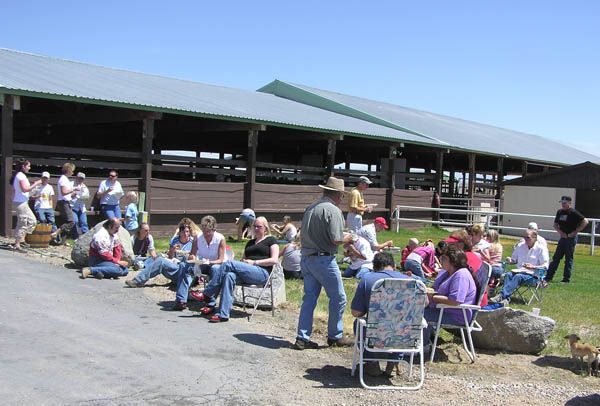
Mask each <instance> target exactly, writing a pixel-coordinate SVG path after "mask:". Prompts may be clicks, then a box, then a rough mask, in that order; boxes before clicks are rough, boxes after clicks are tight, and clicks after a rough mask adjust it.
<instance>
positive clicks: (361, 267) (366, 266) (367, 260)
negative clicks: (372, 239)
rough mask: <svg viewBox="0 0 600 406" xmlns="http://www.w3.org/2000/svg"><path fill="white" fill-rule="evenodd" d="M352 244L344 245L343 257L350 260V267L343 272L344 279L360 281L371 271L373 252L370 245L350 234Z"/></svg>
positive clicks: (361, 238)
mask: <svg viewBox="0 0 600 406" xmlns="http://www.w3.org/2000/svg"><path fill="white" fill-rule="evenodd" d="M351 236H352V243H351V244H344V250H345V251H344V255H345V256H347V257H349V258H350V261H351V262H350V265H348V268H346V270H345V271H344V273H343V274H342V276H343V277H344V278H351V277H353V276H355V277H356V279H361V278H362V277H363V276H364V275H366V274H368V273H369V272H372V271H373V257H374V256H375V255H374V254H373V250H371V244H369V241H367V240H366V239H364V238H363V237H359V236H358V235H356V234H354V233H351Z"/></svg>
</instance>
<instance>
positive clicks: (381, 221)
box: [356, 217, 418, 252]
mask: <svg viewBox="0 0 600 406" xmlns="http://www.w3.org/2000/svg"><path fill="white" fill-rule="evenodd" d="M388 228H389V227H388V225H387V221H385V218H383V217H376V218H375V221H373V223H371V224H367V225H365V226H362V227H361V228H360V230H358V231H357V232H356V234H358V235H359V236H361V237H363V238H364V239H365V240H367V241H368V242H369V244H371V250H372V251H374V252H375V251H381V250H382V249H384V248H389V247H392V246H393V245H394V242H393V241H392V240H388V241H386V242H384V243H382V244H379V243H378V242H377V233H378V232H380V231H383V230H387V229H388ZM417 244H418V243H417Z"/></svg>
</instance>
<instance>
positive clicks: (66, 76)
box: [0, 49, 439, 145]
mask: <svg viewBox="0 0 600 406" xmlns="http://www.w3.org/2000/svg"><path fill="white" fill-rule="evenodd" d="M2 88H4V89H6V91H8V92H10V91H13V92H17V93H23V94H27V95H37V96H38V97H48V98H64V99H67V100H73V101H81V102H91V103H97V104H101V105H117V106H122V107H129V108H136V109H141V110H151V111H169V112H174V113H179V114H187V115H198V116H203V117H211V118H221V119H225V118H227V119H238V120H242V121H250V122H256V123H261V124H274V125H281V126H285V127H292V128H299V129H307V130H317V131H325V132H333V133H342V134H351V135H352V134H354V135H358V136H375V137H380V138H386V139H390V140H397V141H407V142H415V143H421V144H427V145H439V144H437V143H432V141H431V140H428V139H427V138H425V137H421V136H419V135H415V134H409V133H404V132H401V131H397V130H395V129H391V128H388V127H385V126H381V125H377V124H373V123H370V122H367V121H364V120H359V119H356V118H352V117H348V116H344V115H340V114H337V113H332V112H330V111H327V110H323V109H319V108H315V107H312V106H309V105H306V104H301V103H297V102H294V101H290V100H286V99H282V98H280V97H277V96H274V95H271V94H266V93H260V92H253V91H246V90H241V89H232V88H227V87H220V86H213V85H207V84H203V83H197V82H191V81H186V80H180V79H173V78H166V77H161V76H156V75H147V74H142V73H137V72H131V71H126V70H120V69H112V68H106V67H102V66H96V65H89V64H84V63H80V62H73V61H66V60H63V59H57V58H50V57H44V56H38V55H32V54H28V53H23V52H17V51H12V50H7V49H0V89H2Z"/></svg>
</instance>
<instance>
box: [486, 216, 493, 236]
mask: <svg viewBox="0 0 600 406" xmlns="http://www.w3.org/2000/svg"><path fill="white" fill-rule="evenodd" d="M491 222H492V216H490V215H489V214H486V215H485V231H486V232H488V231H490V224H491Z"/></svg>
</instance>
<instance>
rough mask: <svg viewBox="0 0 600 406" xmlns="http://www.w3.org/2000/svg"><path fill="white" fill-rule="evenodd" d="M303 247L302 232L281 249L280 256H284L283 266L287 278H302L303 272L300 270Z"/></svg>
mask: <svg viewBox="0 0 600 406" xmlns="http://www.w3.org/2000/svg"><path fill="white" fill-rule="evenodd" d="M301 249H302V244H301V243H300V233H298V234H296V238H294V241H292V242H290V243H288V244H286V245H285V246H284V247H283V250H281V253H280V254H279V256H280V257H281V258H282V259H281V267H282V268H283V276H284V277H285V279H302V273H301V272H300V259H301V258H302V254H301V252H300V250H301Z"/></svg>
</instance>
